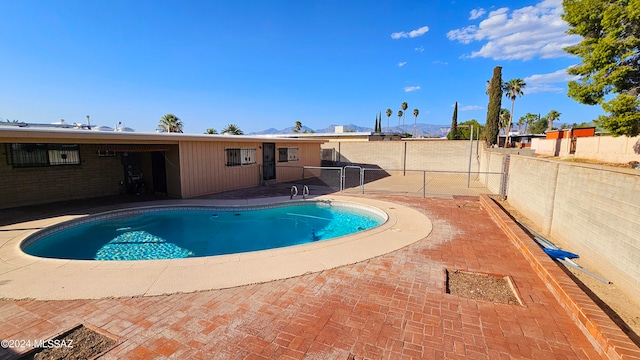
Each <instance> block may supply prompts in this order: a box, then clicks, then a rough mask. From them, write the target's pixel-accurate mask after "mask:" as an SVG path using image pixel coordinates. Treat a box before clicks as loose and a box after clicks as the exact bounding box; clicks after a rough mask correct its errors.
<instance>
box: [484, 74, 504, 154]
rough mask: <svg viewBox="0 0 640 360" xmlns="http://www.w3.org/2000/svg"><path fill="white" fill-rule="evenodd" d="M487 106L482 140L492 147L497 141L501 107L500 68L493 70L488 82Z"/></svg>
mask: <svg viewBox="0 0 640 360" xmlns="http://www.w3.org/2000/svg"><path fill="white" fill-rule="evenodd" d="M487 92H488V93H489V105H488V106H487V121H486V126H485V132H484V139H485V140H486V141H487V143H488V144H489V145H494V144H496V143H497V141H498V139H497V138H498V132H499V131H500V128H499V126H500V120H499V118H500V107H501V106H502V66H496V67H495V68H493V77H492V78H491V81H490V82H489V89H487Z"/></svg>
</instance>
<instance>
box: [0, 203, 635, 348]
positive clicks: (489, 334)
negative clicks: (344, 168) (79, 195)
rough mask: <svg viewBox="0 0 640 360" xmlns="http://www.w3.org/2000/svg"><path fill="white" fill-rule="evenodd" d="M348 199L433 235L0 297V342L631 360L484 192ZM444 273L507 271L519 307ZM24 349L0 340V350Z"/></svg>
mask: <svg viewBox="0 0 640 360" xmlns="http://www.w3.org/2000/svg"><path fill="white" fill-rule="evenodd" d="M227 196H229V198H233V197H238V196H239V195H238V193H236V194H228V195H227ZM359 198H361V199H363V200H364V199H371V200H379V201H384V202H390V203H393V204H398V205H402V206H406V207H410V208H412V209H414V210H416V211H418V212H420V213H422V214H424V215H425V216H427V217H428V218H429V219H430V220H431V223H432V227H433V230H432V232H431V233H430V234H429V235H428V236H426V237H424V238H423V239H421V240H419V241H417V242H414V243H412V244H409V245H407V246H405V247H403V248H401V249H399V250H396V251H392V252H390V253H387V254H385V255H381V256H377V257H375V258H371V259H369V260H365V261H360V262H357V263H353V264H349V265H344V266H339V267H336V268H333V269H329V270H323V271H320V272H315V273H310V274H304V275H300V276H296V277H292V278H288V279H282V280H275V281H270V282H266V283H260V284H251V285H244V286H237V287H233V288H227V289H218V290H208V291H198V292H193V293H181V294H173V295H159V296H145V297H123V298H107V299H94V300H54V301H41V300H33V299H25V300H8V299H0V324H1V326H0V339H13V340H19V339H48V338H50V337H52V336H54V335H56V334H58V333H60V332H62V331H64V330H67V329H69V328H71V327H73V326H75V325H76V324H78V323H83V324H87V325H89V326H93V327H97V328H99V329H101V330H102V331H106V332H108V333H111V334H112V335H113V336H114V337H115V338H117V339H118V340H119V343H118V345H117V346H116V347H115V348H114V349H112V350H110V351H109V352H108V353H106V354H105V355H104V356H103V357H101V359H150V358H153V359H169V358H176V359H182V358H193V359H213V358H215V359H274V358H281V359H342V360H344V359H347V358H348V357H350V356H351V355H355V358H356V359H358V360H359V359H363V358H367V359H442V358H446V359H607V358H608V359H637V358H640V350H639V349H638V347H637V346H636V345H635V344H634V343H633V342H632V341H631V340H630V339H629V337H628V336H626V335H625V334H624V333H623V332H622V331H621V330H620V328H619V327H617V325H616V324H614V323H613V321H611V320H610V319H609V317H607V315H606V314H605V313H604V312H603V311H602V310H601V309H600V308H599V307H597V306H596V305H595V304H594V303H593V301H591V300H590V299H589V298H588V297H587V296H586V295H585V293H584V292H582V291H581V290H580V289H579V288H578V286H577V285H576V284H575V283H571V280H570V279H569V278H568V276H567V275H566V274H564V272H562V271H561V270H560V269H559V268H558V266H557V265H556V264H555V263H554V262H553V261H551V260H550V259H548V257H546V255H544V253H543V252H542V250H541V249H539V248H537V247H536V246H535V244H534V243H533V240H531V239H527V238H526V236H525V235H523V233H522V230H519V229H518V228H517V226H515V224H514V223H513V221H510V219H509V218H508V216H506V215H505V214H503V213H502V214H501V213H500V209H499V208H498V207H497V206H495V204H493V205H492V204H491V203H490V202H488V201H487V198H486V197H480V198H478V197H455V196H454V197H449V198H427V199H421V198H415V197H406V196H379V195H372V196H362V197H359ZM489 201H490V200H489ZM45 210H46V209H44V208H43V209H40V210H38V209H30V210H29V211H28V212H29V214H28V215H29V216H28V218H29V219H36V218H45V217H47V216H40V215H38V214H39V213H42V212H45ZM0 213H1V212H0ZM68 213H73V214H77V213H78V212H77V211H73V212H72V211H69V212H68ZM21 224H23V223H20V222H14V223H13V224H12V225H11V226H16V227H18V226H20V225H21ZM23 227H24V226H23ZM447 269H449V270H454V269H456V270H462V271H470V272H481V273H491V274H503V275H508V276H510V277H511V279H512V280H513V282H514V284H515V287H516V288H517V290H518V293H519V295H520V298H521V300H522V303H523V306H514V305H505V304H499V303H493V302H488V301H477V300H471V299H466V298H461V297H458V296H454V295H451V294H448V293H447V291H446V284H445V270H447ZM5 286H6V283H2V282H0V293H1V294H6V291H5V290H4V289H6V288H5ZM22 286H24V287H30V286H32V284H29V283H25V284H22ZM3 296H6V295H3ZM564 298H568V299H572V300H573V301H572V302H571V301H565V300H566V299H564ZM572 304H573V305H572ZM576 309H577V311H576ZM588 334H591V335H588ZM26 350H28V349H24V348H23V349H15V348H14V349H4V348H0V359H11V358H15V357H16V356H18V355H19V354H20V353H23V352H25V351H26Z"/></svg>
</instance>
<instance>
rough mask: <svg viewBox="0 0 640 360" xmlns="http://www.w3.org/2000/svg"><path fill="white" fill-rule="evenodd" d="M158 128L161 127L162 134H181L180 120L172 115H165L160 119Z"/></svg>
mask: <svg viewBox="0 0 640 360" xmlns="http://www.w3.org/2000/svg"><path fill="white" fill-rule="evenodd" d="M158 126H159V127H161V128H162V129H163V131H164V132H175V133H181V132H182V120H180V119H179V118H178V117H177V116H175V115H173V114H165V115H164V116H163V117H161V118H160V123H159V124H158Z"/></svg>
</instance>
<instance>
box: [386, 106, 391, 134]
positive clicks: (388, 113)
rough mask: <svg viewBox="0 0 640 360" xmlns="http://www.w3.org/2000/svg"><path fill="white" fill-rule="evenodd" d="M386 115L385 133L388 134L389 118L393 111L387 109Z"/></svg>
mask: <svg viewBox="0 0 640 360" xmlns="http://www.w3.org/2000/svg"><path fill="white" fill-rule="evenodd" d="M386 114H387V132H389V118H390V117H391V114H393V110H391V109H387V111H386Z"/></svg>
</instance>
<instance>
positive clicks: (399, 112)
mask: <svg viewBox="0 0 640 360" xmlns="http://www.w3.org/2000/svg"><path fill="white" fill-rule="evenodd" d="M403 114H404V113H403V112H402V110H398V126H400V118H401V117H402V115H403ZM402 132H403V133H404V126H403V127H402Z"/></svg>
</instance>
